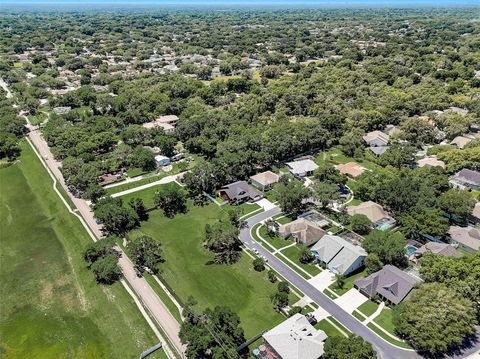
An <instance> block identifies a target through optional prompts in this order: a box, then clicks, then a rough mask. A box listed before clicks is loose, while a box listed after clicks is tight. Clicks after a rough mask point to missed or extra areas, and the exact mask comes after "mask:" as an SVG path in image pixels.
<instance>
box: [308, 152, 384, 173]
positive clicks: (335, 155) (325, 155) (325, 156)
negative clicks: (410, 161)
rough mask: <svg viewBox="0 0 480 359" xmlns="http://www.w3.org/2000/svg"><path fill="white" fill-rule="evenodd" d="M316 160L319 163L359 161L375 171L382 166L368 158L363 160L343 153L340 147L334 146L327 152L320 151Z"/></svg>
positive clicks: (363, 165)
mask: <svg viewBox="0 0 480 359" xmlns="http://www.w3.org/2000/svg"><path fill="white" fill-rule="evenodd" d="M315 162H316V163H317V164H321V163H330V164H339V163H348V162H357V163H358V164H360V165H361V166H362V167H365V168H366V169H369V170H372V171H375V170H377V169H378V168H381V167H380V166H379V165H377V164H376V163H373V162H371V161H369V160H368V159H366V158H363V159H361V160H356V159H355V158H353V157H348V156H346V155H345V154H343V152H342V151H341V150H340V149H339V148H332V149H330V150H329V151H327V152H321V153H319V154H318V155H317V157H316V158H315Z"/></svg>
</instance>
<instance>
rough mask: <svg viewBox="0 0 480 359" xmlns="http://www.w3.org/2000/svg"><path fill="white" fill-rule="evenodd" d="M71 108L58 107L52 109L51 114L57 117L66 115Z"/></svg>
mask: <svg viewBox="0 0 480 359" xmlns="http://www.w3.org/2000/svg"><path fill="white" fill-rule="evenodd" d="M71 109H72V108H71V107H70V106H60V107H54V108H53V112H55V113H56V114H57V115H65V114H66V113H69V112H70V110H71Z"/></svg>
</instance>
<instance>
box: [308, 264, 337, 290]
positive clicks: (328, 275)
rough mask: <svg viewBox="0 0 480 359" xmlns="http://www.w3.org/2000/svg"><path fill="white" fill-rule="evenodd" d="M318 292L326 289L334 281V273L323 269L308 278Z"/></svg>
mask: <svg viewBox="0 0 480 359" xmlns="http://www.w3.org/2000/svg"><path fill="white" fill-rule="evenodd" d="M308 282H309V283H310V284H311V285H313V286H314V287H315V288H316V289H318V290H319V291H320V292H323V291H324V290H325V289H327V288H328V287H329V286H330V285H331V284H332V283H333V282H335V274H334V273H332V272H331V271H329V270H328V269H325V270H323V271H322V272H321V273H320V274H317V275H316V276H315V277H313V278H311V279H309V280H308Z"/></svg>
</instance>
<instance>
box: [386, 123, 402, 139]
mask: <svg viewBox="0 0 480 359" xmlns="http://www.w3.org/2000/svg"><path fill="white" fill-rule="evenodd" d="M401 131H402V130H400V129H399V128H398V127H397V126H395V125H387V126H385V130H383V132H384V133H386V134H387V135H388V136H390V137H391V136H392V135H395V134H397V133H399V132H401Z"/></svg>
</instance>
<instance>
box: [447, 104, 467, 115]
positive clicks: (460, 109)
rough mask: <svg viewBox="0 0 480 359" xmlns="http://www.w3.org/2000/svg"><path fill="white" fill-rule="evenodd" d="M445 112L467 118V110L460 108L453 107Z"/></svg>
mask: <svg viewBox="0 0 480 359" xmlns="http://www.w3.org/2000/svg"><path fill="white" fill-rule="evenodd" d="M447 111H451V112H455V113H458V114H459V115H460V116H467V114H468V110H467V109H464V108H460V107H455V106H452V107H449V108H448V109H447Z"/></svg>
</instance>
